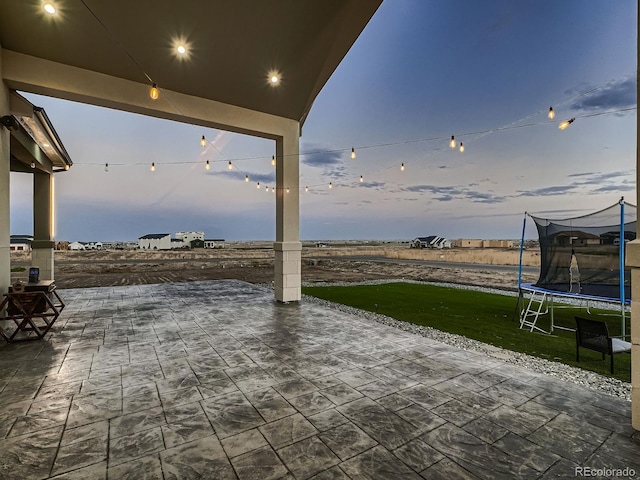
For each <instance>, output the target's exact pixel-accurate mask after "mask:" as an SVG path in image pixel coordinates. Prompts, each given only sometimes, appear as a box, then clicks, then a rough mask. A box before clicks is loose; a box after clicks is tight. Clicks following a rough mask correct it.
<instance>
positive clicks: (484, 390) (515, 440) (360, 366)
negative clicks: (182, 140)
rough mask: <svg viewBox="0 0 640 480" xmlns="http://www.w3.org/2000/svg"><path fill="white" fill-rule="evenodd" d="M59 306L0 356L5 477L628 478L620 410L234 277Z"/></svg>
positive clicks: (96, 295)
mask: <svg viewBox="0 0 640 480" xmlns="http://www.w3.org/2000/svg"><path fill="white" fill-rule="evenodd" d="M61 294H62V296H63V298H64V299H65V301H66V302H67V308H66V309H65V311H64V312H63V314H62V316H61V317H60V319H59V320H58V323H57V324H56V327H55V328H54V329H53V330H52V334H51V335H50V337H48V341H46V342H45V341H33V342H27V343H22V344H12V345H6V344H3V345H2V346H0V380H1V382H0V388H2V392H1V393H0V434H1V435H2V440H0V452H2V454H1V455H0V478H3V479H43V478H57V479H83V480H86V479H105V478H109V479H129V478H130V479H163V478H165V479H174V478H178V479H183V478H184V479H195V478H203V479H227V478H228V479H236V478H239V479H256V480H269V479H279V478H282V479H306V478H314V479H382V480H391V479H402V480H411V479H420V478H427V479H438V478H443V479H445V478H446V479H452V478H484V479H496V478H508V479H511V478H527V479H529V478H532V479H533V478H543V479H547V478H566V477H574V476H576V473H578V476H580V471H578V472H576V470H575V468H576V467H589V468H592V469H595V468H609V469H616V468H620V469H624V468H631V469H634V470H635V473H636V475H638V474H640V444H639V443H637V442H636V441H634V440H633V439H632V435H633V434H634V430H633V429H632V428H631V426H630V404H629V402H626V401H624V400H621V399H619V398H614V397H610V396H607V395H604V394H600V393H596V392H594V391H592V390H588V389H585V388H581V387H578V386H575V385H568V384H566V383H562V382H559V381H557V380H555V379H553V378H550V377H546V376H543V375H539V374H535V373H532V372H529V371H527V370H524V369H521V368H518V367H514V366H511V365H507V364H505V363H502V362H501V361H499V360H496V359H492V358H489V357H486V356H483V355H480V354H477V353H472V352H466V351H463V350H459V349H456V348H453V347H450V346H447V345H444V344H441V343H438V342H435V341H433V340H429V339H426V338H423V337H420V336H416V335H413V334H410V333H407V332H403V331H399V330H396V329H394V328H391V327H387V326H384V325H379V324H376V323H371V322H369V321H366V320H363V319H361V318H358V317H355V316H349V315H347V314H345V313H341V312H338V311H335V310H331V309H328V308H325V307H321V306H319V305H316V304H311V303H304V302H303V303H302V304H299V305H298V304H292V305H283V304H277V303H274V301H273V292H272V291H270V290H268V289H264V288H260V287H257V286H253V285H250V284H246V283H242V282H238V281H217V282H194V283H182V284H162V285H142V286H127V287H115V288H90V289H77V290H65V291H62V292H61ZM54 330H55V331H54ZM604 473H607V472H604ZM609 473H611V472H609ZM618 473H619V472H618ZM626 473H629V470H627V471H626ZM605 476H607V475H605ZM609 476H611V475H609ZM622 478H624V477H622Z"/></svg>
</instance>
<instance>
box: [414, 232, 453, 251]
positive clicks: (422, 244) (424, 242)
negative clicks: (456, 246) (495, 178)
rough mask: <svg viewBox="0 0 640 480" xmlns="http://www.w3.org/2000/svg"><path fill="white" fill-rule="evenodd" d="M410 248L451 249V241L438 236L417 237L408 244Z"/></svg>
mask: <svg viewBox="0 0 640 480" xmlns="http://www.w3.org/2000/svg"><path fill="white" fill-rule="evenodd" d="M409 247H411V248H451V241H450V240H447V239H446V238H444V237H439V236H438V235H430V236H428V237H418V238H415V239H414V240H412V241H411V243H410V244H409Z"/></svg>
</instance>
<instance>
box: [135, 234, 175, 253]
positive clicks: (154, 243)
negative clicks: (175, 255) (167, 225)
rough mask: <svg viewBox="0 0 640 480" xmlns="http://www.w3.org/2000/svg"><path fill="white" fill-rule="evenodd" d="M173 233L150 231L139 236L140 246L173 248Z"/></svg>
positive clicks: (152, 248)
mask: <svg viewBox="0 0 640 480" xmlns="http://www.w3.org/2000/svg"><path fill="white" fill-rule="evenodd" d="M171 247H172V245H171V234H169V233H149V234H147V235H144V236H142V237H139V238H138V248H140V249H141V250H171Z"/></svg>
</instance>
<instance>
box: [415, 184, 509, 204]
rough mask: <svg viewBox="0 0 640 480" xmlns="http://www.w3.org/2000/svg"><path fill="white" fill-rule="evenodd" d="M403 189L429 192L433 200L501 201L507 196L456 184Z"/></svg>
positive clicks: (416, 186) (417, 186)
mask: <svg viewBox="0 0 640 480" xmlns="http://www.w3.org/2000/svg"><path fill="white" fill-rule="evenodd" d="M404 190H405V191H408V192H413V193H431V194H433V195H434V200H437V201H439V202H450V201H452V200H467V201H471V202H474V203H502V202H504V201H506V200H507V198H508V197H505V196H502V195H495V194H494V193H491V192H478V191H476V190H471V189H469V188H467V187H462V186H458V185H450V186H438V185H411V186H409V187H407V188H405V189H404Z"/></svg>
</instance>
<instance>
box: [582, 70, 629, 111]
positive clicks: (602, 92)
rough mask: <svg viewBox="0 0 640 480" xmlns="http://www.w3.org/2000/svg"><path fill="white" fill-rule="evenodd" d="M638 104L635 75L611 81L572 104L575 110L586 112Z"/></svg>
mask: <svg viewBox="0 0 640 480" xmlns="http://www.w3.org/2000/svg"><path fill="white" fill-rule="evenodd" d="M635 105H636V82H635V78H634V77H627V78H624V79H618V80H614V81H611V82H609V83H608V84H606V85H605V86H603V87H601V88H598V89H597V90H594V91H593V92H591V93H588V94H586V95H584V96H581V97H580V98H578V99H576V100H575V101H574V102H573V103H572V104H571V108H572V109H573V110H581V111H586V112H591V111H602V110H612V109H622V108H630V107H634V106H635Z"/></svg>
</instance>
